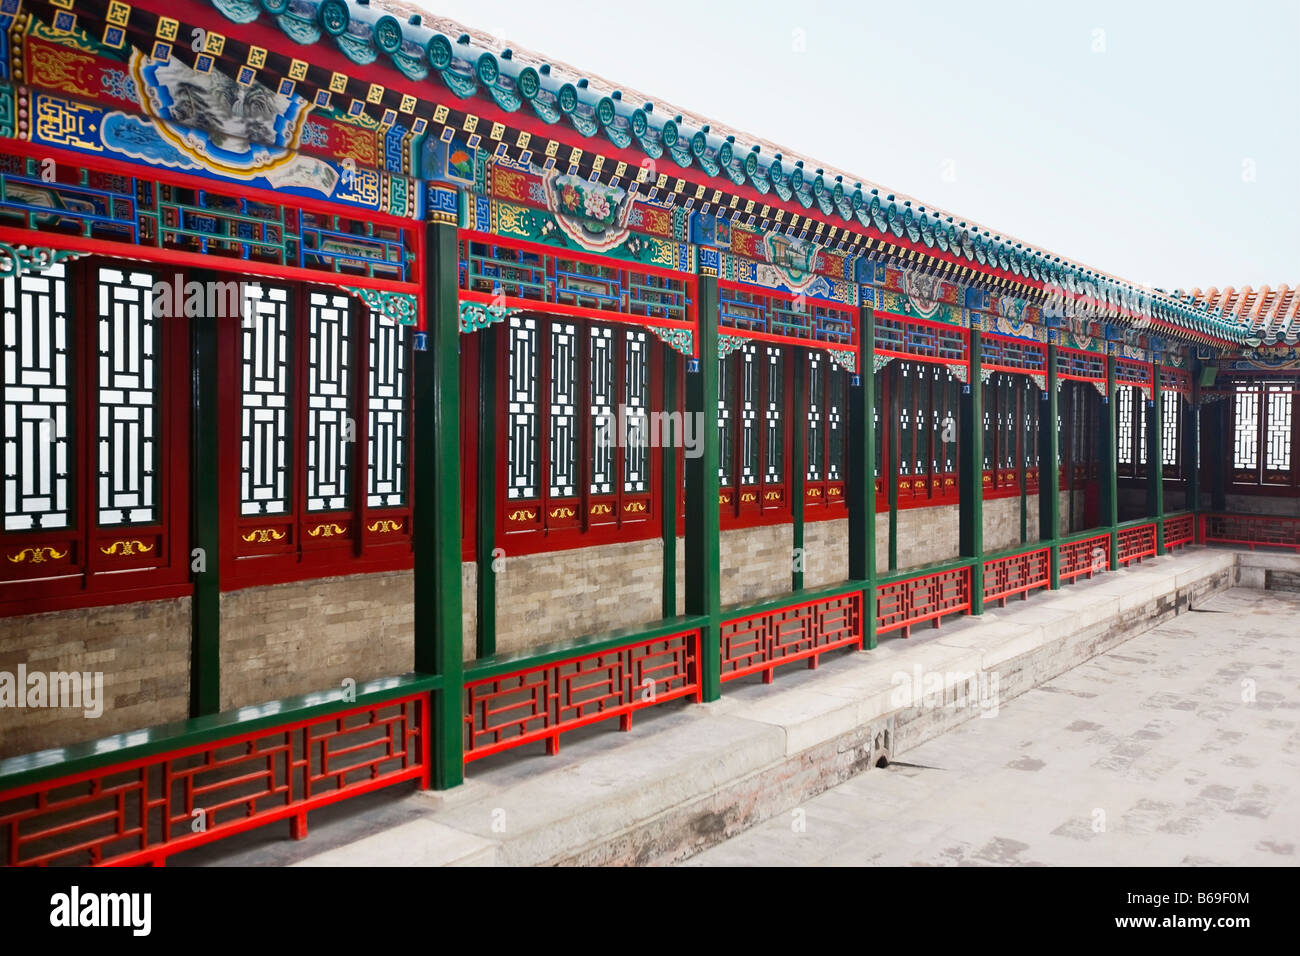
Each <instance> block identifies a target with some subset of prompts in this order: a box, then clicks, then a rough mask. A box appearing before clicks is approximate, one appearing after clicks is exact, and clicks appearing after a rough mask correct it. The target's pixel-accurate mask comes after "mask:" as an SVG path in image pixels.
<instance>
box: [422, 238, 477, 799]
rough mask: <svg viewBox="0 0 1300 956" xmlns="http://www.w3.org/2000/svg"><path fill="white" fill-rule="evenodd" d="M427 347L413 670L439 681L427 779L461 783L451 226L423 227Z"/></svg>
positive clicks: (442, 785) (456, 330)
mask: <svg viewBox="0 0 1300 956" xmlns="http://www.w3.org/2000/svg"><path fill="white" fill-rule="evenodd" d="M424 240H425V242H424V246H425V247H424V254H425V276H424V278H425V295H426V296H427V297H428V298H427V301H426V312H425V314H426V316H427V328H428V334H427V347H426V348H425V349H424V350H420V349H418V348H417V350H416V352H415V360H414V363H413V365H414V368H413V375H412V380H413V386H414V389H413V390H414V411H415V414H414V418H415V421H414V426H413V427H412V429H411V438H412V444H413V446H414V448H413V454H412V467H413V469H414V478H415V494H414V501H413V502H412V510H413V521H412V524H413V527H412V536H413V538H414V540H415V559H414V564H415V575H414V577H415V580H414V592H415V669H416V670H417V671H420V672H422V673H426V674H436V675H438V676H440V677H441V678H442V680H443V686H442V690H440V691H439V692H438V693H436V694H435V695H434V708H433V730H434V733H433V778H434V786H435V787H437V788H438V789H439V790H444V789H447V788H449V787H454V786H456V785H457V784H459V783H461V782H462V780H464V767H463V763H462V759H463V758H462V748H463V741H462V724H463V721H462V715H461V693H462V662H461V656H462V641H463V638H462V635H461V593H460V530H461V529H460V521H461V513H460V469H459V468H458V467H456V465H455V463H456V462H457V461H459V460H460V319H459V316H458V314H457V250H456V227H455V224H454V223H446V222H432V223H429V224H428V225H427V226H426V227H425V235H424Z"/></svg>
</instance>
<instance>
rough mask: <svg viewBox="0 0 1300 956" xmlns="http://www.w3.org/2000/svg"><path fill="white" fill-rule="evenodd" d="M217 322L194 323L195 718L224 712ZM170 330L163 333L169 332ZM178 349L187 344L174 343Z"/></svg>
mask: <svg viewBox="0 0 1300 956" xmlns="http://www.w3.org/2000/svg"><path fill="white" fill-rule="evenodd" d="M217 321H218V320H217V319H214V318H208V317H199V318H195V319H192V320H191V326H190V350H191V359H192V363H191V368H192V370H193V371H192V380H193V389H194V391H193V394H192V396H191V399H192V401H193V403H194V408H193V412H192V417H191V427H192V429H193V432H192V437H191V443H190V548H191V551H190V554H189V562H190V576H191V578H192V580H193V581H194V596H193V597H192V598H191V599H190V716H191V717H201V716H203V715H204V714H215V713H216V712H217V711H219V710H220V709H221V528H220V525H219V523H218V520H217V515H218V513H219V511H218V509H219V500H218V498H219V494H220V484H221V482H220V478H221V469H220V467H219V465H218V460H219V457H220V456H219V453H218V452H219V446H218V441H217V434H218V432H217V429H218V425H219V423H218V415H217V401H218V391H219V379H220V375H219V373H218V368H219V365H218V362H217ZM167 331H169V330H164V334H166V332H167ZM175 347H176V348H181V347H183V343H181V342H177V343H175Z"/></svg>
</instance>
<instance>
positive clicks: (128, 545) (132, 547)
mask: <svg viewBox="0 0 1300 956" xmlns="http://www.w3.org/2000/svg"><path fill="white" fill-rule="evenodd" d="M99 550H100V553H101V554H112V555H116V556H117V557H119V558H129V557H131V555H133V554H135V553H136V552H137V551H139V552H141V553H142V554H143V553H144V552H146V551H152V550H153V545H152V544H145V543H144V542H143V541H138V540H136V539H134V538H133V539H130V540H122V541H114V542H113V543H112V544H110V545H108V547H101V548H100V549H99Z"/></svg>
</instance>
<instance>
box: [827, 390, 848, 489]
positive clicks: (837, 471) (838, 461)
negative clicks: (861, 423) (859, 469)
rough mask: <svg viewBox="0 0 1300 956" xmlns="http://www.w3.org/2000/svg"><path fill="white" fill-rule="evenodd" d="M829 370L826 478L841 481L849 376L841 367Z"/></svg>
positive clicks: (844, 449)
mask: <svg viewBox="0 0 1300 956" xmlns="http://www.w3.org/2000/svg"><path fill="white" fill-rule="evenodd" d="M829 371H830V374H829V376H828V381H827V383H826V385H827V389H826V390H827V398H826V445H827V448H826V478H827V480H829V481H843V480H844V478H845V474H846V473H847V472H846V466H847V462H846V460H845V453H846V444H845V441H844V429H845V422H846V419H847V415H846V413H847V411H848V404H849V376H848V373H847V372H845V371H844V369H842V368H838V367H832V368H831V369H830V370H829Z"/></svg>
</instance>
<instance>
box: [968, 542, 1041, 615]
mask: <svg viewBox="0 0 1300 956" xmlns="http://www.w3.org/2000/svg"><path fill="white" fill-rule="evenodd" d="M1051 567H1052V549H1051V548H1037V549H1035V550H1033V551H1025V552H1023V553H1021V554H1012V555H1008V556H1006V557H1004V558H993V559H991V560H989V561H985V562H984V600H985V601H986V602H987V601H999V602H1001V604H1002V606H1003V607H1006V604H1007V598H1008V597H1011V596H1012V595H1013V594H1023V595H1024V596H1025V597H1028V596H1029V592H1030V591H1032V590H1034V589H1035V588H1045V587H1050V586H1051V583H1052V579H1051Z"/></svg>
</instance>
